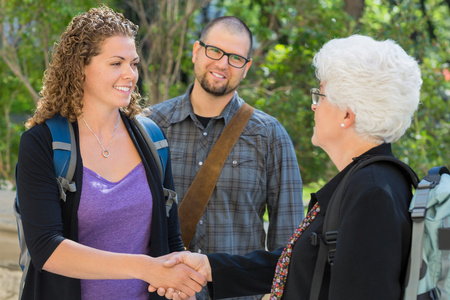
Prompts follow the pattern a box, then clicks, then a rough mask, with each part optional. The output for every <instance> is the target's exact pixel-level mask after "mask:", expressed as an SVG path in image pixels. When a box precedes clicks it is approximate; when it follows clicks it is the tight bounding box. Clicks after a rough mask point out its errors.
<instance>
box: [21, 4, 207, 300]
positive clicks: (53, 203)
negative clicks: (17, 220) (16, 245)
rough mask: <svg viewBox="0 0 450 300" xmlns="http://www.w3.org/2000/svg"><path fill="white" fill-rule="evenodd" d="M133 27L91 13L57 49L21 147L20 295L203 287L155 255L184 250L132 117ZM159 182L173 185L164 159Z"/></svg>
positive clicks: (119, 18) (94, 295)
mask: <svg viewBox="0 0 450 300" xmlns="http://www.w3.org/2000/svg"><path fill="white" fill-rule="evenodd" d="M137 31H138V26H136V25H134V24H133V23H132V22H130V21H129V20H127V19H126V18H125V17H124V16H123V15H122V14H120V13H115V12H114V11H112V10H111V9H109V8H108V7H106V6H102V7H100V8H92V9H90V10H89V11H88V12H86V13H82V14H80V15H78V16H76V17H75V18H73V20H72V22H71V23H70V24H69V26H68V27H67V30H66V31H65V32H64V33H63V34H62V36H61V40H60V41H59V43H58V44H57V45H56V46H55V48H54V51H53V56H52V60H51V63H50V66H49V68H48V70H47V71H46V72H45V76H44V87H43V89H42V91H41V96H42V98H41V99H40V101H39V103H38V105H37V110H36V112H35V114H34V116H33V117H32V118H30V119H29V120H28V122H27V127H28V128H29V129H28V130H27V131H26V132H25V133H24V134H23V136H22V137H21V143H20V150H19V162H18V168H17V189H18V197H19V198H18V199H20V209H21V213H22V221H23V226H24V233H25V240H26V243H27V246H28V249H29V253H30V256H31V265H30V267H29V270H28V272H27V275H26V279H25V285H24V290H23V296H22V299H65V300H67V299H83V300H84V299H156V298H159V296H158V295H156V294H155V293H152V294H150V293H149V292H148V286H149V284H151V285H153V286H158V287H159V286H161V287H168V286H172V285H173V286H176V287H177V291H180V294H181V296H184V297H187V296H188V295H190V296H192V295H193V294H194V292H195V291H199V290H201V285H202V284H203V283H204V280H205V278H204V277H203V276H201V275H200V274H198V273H197V272H195V271H193V270H191V269H190V268H188V267H186V266H181V265H180V267H179V268H178V269H177V270H172V269H167V268H164V267H163V266H162V262H161V258H159V259H157V258H155V257H158V256H162V255H165V254H168V253H170V252H173V251H182V250H184V247H183V243H182V241H181V238H180V229H179V222H178V214H177V206H176V205H172V208H171V210H170V213H169V216H168V217H166V206H165V199H164V193H163V190H162V187H161V183H160V180H159V179H157V177H158V176H159V174H158V173H157V172H158V169H157V167H156V164H155V162H154V160H153V158H152V156H151V153H150V150H149V149H148V148H147V147H145V142H144V140H143V138H142V137H141V136H140V135H139V134H137V128H136V125H135V124H134V123H133V122H132V121H131V118H132V117H134V116H136V115H137V114H139V113H140V112H141V108H140V106H139V103H138V102H139V98H140V97H139V94H138V93H137V91H136V82H137V80H138V78H139V74H138V64H139V56H138V54H137V52H136V41H135V37H136V35H137ZM58 114H59V115H62V116H63V117H67V118H68V120H69V121H70V122H72V125H73V128H74V133H75V139H76V144H77V166H76V171H75V174H74V181H75V182H76V186H77V190H76V192H74V193H68V194H67V199H66V201H61V200H60V199H59V190H58V185H57V182H56V180H55V169H54V168H55V167H54V163H53V157H52V156H53V153H52V138H51V134H50V130H49V128H48V127H47V125H46V123H45V120H47V119H50V118H53V117H54V116H56V115H58ZM164 182H165V185H166V187H168V188H172V189H173V181H172V174H171V171H170V160H169V165H168V168H167V172H166V175H165V179H164ZM191 278H192V279H194V280H196V281H193V280H192V279H191ZM93 279H96V280H93Z"/></svg>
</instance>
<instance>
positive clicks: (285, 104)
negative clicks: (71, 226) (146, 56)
mask: <svg viewBox="0 0 450 300" xmlns="http://www.w3.org/2000/svg"><path fill="white" fill-rule="evenodd" d="M133 2H134V3H136V2H138V1H133ZM194 2H196V5H199V3H200V2H199V1H194ZM421 2H423V3H424V6H421ZM100 3H106V4H107V5H110V6H111V7H112V8H113V9H115V10H117V11H120V12H122V13H124V14H125V16H126V17H128V18H130V19H132V20H134V21H135V22H136V19H137V14H136V11H133V10H132V9H130V5H131V1H118V0H111V1H96V0H59V1H52V0H42V1H31V0H7V1H4V0H3V1H2V0H0V24H1V25H3V26H5V25H7V26H9V27H8V34H7V41H8V42H9V43H11V45H9V44H6V42H5V41H6V40H3V39H0V51H5V50H6V54H8V55H7V56H6V57H7V58H9V59H10V60H11V61H12V62H14V63H16V64H17V65H18V66H19V69H18V70H19V71H20V74H22V75H23V78H26V79H27V80H28V83H29V85H30V86H31V90H33V92H34V93H35V95H33V92H32V91H31V90H30V88H29V87H27V85H26V84H25V83H24V80H23V78H20V76H18V74H17V72H13V69H12V68H11V66H10V65H8V64H7V63H6V60H5V59H4V58H3V56H2V57H0V72H1V74H2V76H1V79H0V82H1V84H2V89H1V91H0V163H2V165H0V168H2V169H4V168H6V166H7V164H6V163H9V166H14V165H15V161H16V159H17V157H16V156H17V148H18V141H19V137H20V134H21V132H22V131H23V130H24V128H23V126H22V125H21V123H22V122H23V120H25V119H26V116H27V115H29V114H31V113H32V111H33V109H34V106H35V103H34V101H33V99H34V98H33V97H36V95H37V93H38V92H39V90H40V88H41V85H42V76H43V72H44V70H45V68H46V65H47V64H48V60H49V55H50V52H51V49H52V45H53V44H54V42H56V41H57V40H58V38H59V36H60V34H61V33H62V32H63V31H64V30H65V28H66V26H67V24H68V23H69V21H70V20H71V18H72V17H73V16H75V15H76V14H78V13H80V12H83V11H87V10H88V9H89V8H90V7H93V6H98V5H99V4H100ZM161 3H166V2H157V1H156V0H149V1H143V5H144V7H145V8H146V9H150V10H151V11H152V14H151V15H149V16H148V18H147V21H148V22H150V23H151V22H152V20H153V19H154V18H155V17H154V16H158V15H161V14H164V13H162V12H161V11H158V9H161V7H162V4H161ZM202 3H203V2H202ZM182 4H183V5H186V3H182ZM183 7H184V6H183ZM180 8H181V7H180ZM179 11H180V12H182V11H183V10H181V9H180V10H179ZM168 12H169V10H168V7H166V13H168ZM219 15H235V16H237V17H240V18H241V19H243V20H244V21H245V22H246V23H247V24H248V25H249V27H250V29H251V30H252V32H253V33H254V38H255V39H254V40H255V44H254V46H255V47H254V52H253V55H252V58H253V64H252V67H251V68H250V71H249V73H248V75H247V78H246V79H245V80H244V81H243V82H242V85H241V87H240V88H239V94H240V95H241V97H242V98H244V99H245V100H246V101H247V102H249V103H250V104H252V105H254V106H255V107H257V108H259V109H261V110H263V111H266V112H267V113H269V114H271V115H272V116H274V117H276V118H277V119H278V120H279V121H280V122H281V123H282V124H283V125H284V127H285V128H286V130H287V131H288V133H289V134H290V136H291V139H292V141H293V143H294V147H295V149H296V153H297V158H298V161H299V165H300V169H301V172H302V177H303V180H304V182H305V184H306V185H308V186H309V185H310V183H315V182H319V183H323V182H324V181H326V180H328V179H329V178H330V177H331V176H333V175H334V174H336V172H337V170H336V168H335V167H334V165H333V164H332V163H331V161H330V160H329V158H328V156H327V155H326V154H325V153H324V151H322V150H321V149H320V148H316V147H314V146H313V145H312V144H311V141H310V139H311V136H312V134H313V126H314V120H313V117H314V115H313V112H312V111H311V100H310V96H309V90H310V89H311V88H312V87H316V86H317V82H316V79H315V76H314V70H313V68H312V66H311V63H312V58H313V56H314V54H315V52H316V51H317V50H319V49H320V47H321V46H322V45H323V44H324V43H326V42H327V41H328V40H330V39H333V38H337V37H346V36H349V35H351V34H353V33H359V34H365V35H369V36H372V37H374V38H376V39H387V38H390V39H393V40H395V41H397V43H398V44H399V45H401V46H402V47H403V48H404V49H405V50H406V51H407V52H408V53H409V54H411V55H413V56H414V57H416V58H417V59H418V61H419V62H420V65H421V70H422V77H423V87H422V95H421V106H420V108H419V110H418V112H417V114H416V115H415V117H414V119H413V121H412V126H411V128H410V129H409V130H408V131H407V132H406V134H405V137H404V138H403V139H401V140H400V141H399V142H397V143H396V144H395V145H394V148H395V149H394V151H395V153H396V154H397V155H398V157H399V158H401V159H402V160H404V161H406V162H408V163H409V164H410V165H411V166H412V167H413V168H414V169H416V170H417V171H418V173H419V175H420V176H422V175H424V172H425V171H426V170H427V169H428V167H429V166H432V165H439V164H447V165H448V162H449V154H448V153H449V151H448V147H449V145H450V132H449V131H450V125H449V120H450V112H449V104H448V102H449V98H450V82H449V81H446V80H445V79H444V76H443V70H444V69H445V68H447V69H450V65H449V64H450V61H449V55H448V49H450V45H449V43H450V28H449V27H450V22H449V17H448V16H449V15H450V13H449V6H448V5H447V4H446V2H442V1H439V0H424V1H420V0H409V1H395V0H389V1H388V0H366V1H365V9H364V13H363V17H362V18H361V19H360V20H358V21H356V20H354V19H352V18H351V17H350V16H348V15H347V14H346V13H345V12H344V9H343V1H332V0H319V1H315V0H301V1H300V0H242V1H232V0H224V1H212V3H211V4H210V5H209V6H206V7H203V8H201V9H198V10H197V11H195V13H194V14H192V15H191V16H190V17H189V18H188V22H187V23H186V24H187V25H186V26H187V31H186V35H185V36H184V44H183V47H182V48H183V49H182V60H181V61H180V69H179V75H178V76H177V77H176V80H175V81H174V83H172V84H167V83H164V82H163V83H160V84H162V85H161V86H158V91H160V94H161V95H163V94H164V93H165V91H164V92H163V91H162V90H164V89H165V90H166V91H167V94H168V95H169V97H174V96H176V95H179V94H180V93H183V92H184V91H186V89H187V87H188V86H189V84H191V83H192V81H193V65H192V62H191V58H192V55H191V52H192V44H193V43H194V41H195V40H196V39H198V37H199V35H200V32H201V30H202V29H203V27H204V26H205V25H206V23H207V22H209V21H210V19H212V18H214V17H216V16H219ZM150 16H152V17H150ZM165 17H167V16H165ZM182 17H183V16H181V15H180V16H178V17H177V18H175V19H174V20H179V19H181V18H182ZM172 19H173V18H172ZM136 23H138V24H139V22H136ZM161 24H164V22H163V23H161ZM139 25H143V24H139ZM150 25H151V24H150ZM161 26H163V25H161ZM161 26H154V27H149V28H153V30H155V31H156V32H158V33H159V32H161V33H164V32H165V31H164V30H166V29H167V28H162V27H161ZM142 28H144V26H141V29H142ZM145 33H146V32H141V34H143V35H144V34H145ZM181 38H182V35H174V38H173V39H177V40H174V41H173V42H172V43H171V45H172V46H171V49H169V48H168V49H166V51H167V52H165V54H166V55H168V54H169V51H171V52H172V54H173V56H174V57H176V56H177V54H178V53H177V51H178V50H179V49H178V48H179V47H177V43H179V42H180V41H181ZM178 39H180V41H178ZM147 42H148V43H150V44H151V43H152V42H155V41H154V40H150V41H147ZM3 53H5V52H3ZM160 63H161V62H160ZM158 65H159V64H153V63H152V64H150V65H149V67H148V70H149V72H148V74H149V75H148V76H152V74H153V75H155V73H156V72H157V71H158V70H159V69H161V67H158ZM161 66H162V64H161ZM152 68H153V69H152ZM172 70H173V69H172ZM175 75H176V74H175ZM144 79H145V78H144V74H141V81H142V82H144ZM147 82H148V81H147ZM149 86H150V85H149V84H143V89H144V91H147V90H149V88H148V87H149ZM156 94H158V93H156ZM8 117H11V120H12V122H13V124H11V123H10V122H8V121H7V120H8ZM8 136H10V138H9V139H7V137H8ZM6 173H7V174H8V175H4V174H6ZM6 173H5V172H3V173H0V179H4V178H7V179H11V178H13V170H12V169H11V167H10V169H9V170H8V171H7V172H6ZM319 185H320V184H319Z"/></svg>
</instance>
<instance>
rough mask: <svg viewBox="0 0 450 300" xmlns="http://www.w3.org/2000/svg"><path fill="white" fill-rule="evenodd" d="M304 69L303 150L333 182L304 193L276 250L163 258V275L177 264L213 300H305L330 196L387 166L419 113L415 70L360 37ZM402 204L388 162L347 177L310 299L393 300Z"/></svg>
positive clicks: (400, 177) (401, 255) (402, 249)
mask: <svg viewBox="0 0 450 300" xmlns="http://www.w3.org/2000/svg"><path fill="white" fill-rule="evenodd" d="M313 64H314V67H315V68H316V76H317V78H318V80H319V82H320V84H319V88H314V89H312V90H311V96H312V110H313V111H314V114H315V118H314V119H315V127H314V135H313V137H312V143H313V144H314V145H316V146H318V147H320V148H322V149H323V150H324V151H325V152H326V153H327V154H328V156H329V157H330V159H331V160H332V161H333V163H334V164H335V166H336V168H337V169H338V170H339V173H338V174H337V175H336V176H335V177H334V178H333V179H331V180H330V181H329V182H328V183H327V184H326V185H325V186H324V187H323V188H322V189H320V190H319V191H318V192H317V193H315V194H312V198H311V202H310V204H309V210H310V212H309V213H308V215H307V217H306V218H305V219H304V220H303V222H302V224H300V226H299V228H298V229H297V231H296V232H295V234H294V236H293V238H292V239H291V241H289V243H288V246H286V248H284V250H283V249H279V250H277V251H275V252H265V251H255V252H252V253H250V254H248V255H246V256H236V255H227V254H208V255H207V256H205V255H200V254H179V256H178V257H176V256H174V257H172V261H171V262H170V263H169V262H168V263H167V266H169V265H170V264H171V263H172V264H173V263H174V262H177V261H178V262H184V263H186V264H188V265H190V266H191V267H193V268H195V269H197V270H200V271H202V272H204V273H205V274H207V278H208V280H209V281H213V282H212V283H211V284H210V292H211V294H212V295H214V299H219V298H225V297H234V296H242V295H249V294H261V293H267V292H269V291H271V299H285V300H286V299H292V300H294V299H295V300H298V299H309V297H310V294H311V285H312V280H313V274H314V271H315V267H316V261H317V257H318V251H319V246H318V245H316V244H314V243H311V241H310V236H311V234H312V233H318V234H320V233H322V227H323V222H324V216H325V214H326V213H327V208H328V204H329V202H330V199H331V197H332V195H333V193H334V192H335V190H336V188H337V187H338V185H339V183H340V182H341V180H342V179H343V177H344V176H345V175H346V174H347V172H348V171H349V170H350V169H351V168H352V167H353V166H354V165H355V164H358V163H359V162H361V161H363V160H364V159H366V158H369V157H373V156H379V155H383V156H392V157H393V154H392V151H391V143H393V142H395V141H397V140H398V139H399V138H400V137H401V136H402V135H403V134H404V133H405V131H406V129H408V127H409V126H410V124H411V118H412V116H413V114H414V111H415V110H416V109H417V106H418V104H419V95H420V87H421V84H422V80H421V77H420V70H419V66H418V64H417V62H416V61H415V60H414V59H413V58H412V57H411V56H409V55H408V54H406V52H405V51H404V50H403V49H402V48H401V47H400V46H399V45H397V44H396V43H395V42H394V41H392V40H385V41H375V40H374V39H372V38H370V37H366V36H361V35H353V36H350V37H348V38H342V39H334V40H331V41H330V42H328V43H326V44H325V45H324V46H323V48H322V49H321V50H320V51H319V52H318V53H317V54H316V56H315V57H314V62H313ZM411 197H412V191H411V182H410V179H409V178H408V177H407V176H405V174H404V173H403V172H402V170H401V169H400V168H398V167H397V166H396V165H395V164H393V163H389V162H385V161H384V162H376V163H373V164H370V165H367V166H365V167H363V168H361V169H360V170H358V171H357V172H356V173H354V174H353V176H351V177H350V179H349V181H348V184H347V188H346V190H345V192H344V195H343V197H342V202H341V210H340V223H339V228H338V231H339V236H338V239H337V244H336V252H335V257H334V264H333V266H331V267H330V266H327V267H326V268H325V271H324V276H323V278H324V280H323V283H322V288H321V290H320V295H319V299H345V300H348V299H364V300H367V299H377V300H378V299H383V300H385V299H400V298H401V295H402V289H403V286H404V282H403V281H404V278H405V274H406V269H407V264H408V257H409V249H410V240H411V220H410V216H409V211H408V207H409V203H410V200H411ZM274 271H275V276H274ZM159 292H162V291H161V290H160V291H159ZM174 298H175V299H176V298H177V294H175V295H174Z"/></svg>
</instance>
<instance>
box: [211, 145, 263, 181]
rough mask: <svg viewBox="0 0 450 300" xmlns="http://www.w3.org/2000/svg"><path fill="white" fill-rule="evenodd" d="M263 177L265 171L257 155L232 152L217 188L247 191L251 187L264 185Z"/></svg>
mask: <svg viewBox="0 0 450 300" xmlns="http://www.w3.org/2000/svg"><path fill="white" fill-rule="evenodd" d="M262 175H263V170H262V168H261V167H260V166H259V162H258V159H257V155H256V153H251V152H250V153H249V152H247V151H246V152H243V153H236V152H232V153H230V155H229V156H228V158H227V160H226V161H225V164H224V166H223V169H222V172H221V173H220V177H219V180H218V182H217V186H218V187H223V188H233V189H234V188H239V189H240V188H242V189H247V188H249V186H253V185H256V184H263V181H264V180H263V178H262V177H263V176H262Z"/></svg>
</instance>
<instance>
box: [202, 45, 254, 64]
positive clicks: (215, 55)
mask: <svg viewBox="0 0 450 300" xmlns="http://www.w3.org/2000/svg"><path fill="white" fill-rule="evenodd" d="M198 42H199V44H200V46H202V47H205V54H206V56H207V57H208V58H211V59H212V60H220V59H221V58H222V57H223V56H224V55H226V56H228V64H229V65H230V66H232V67H235V68H238V69H241V68H243V67H244V66H245V65H246V64H247V63H248V62H249V61H250V59H248V58H245V57H243V56H240V55H237V54H233V53H227V52H225V51H223V50H222V49H220V48H217V47H214V46H211V45H205V43H203V42H202V41H198Z"/></svg>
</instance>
